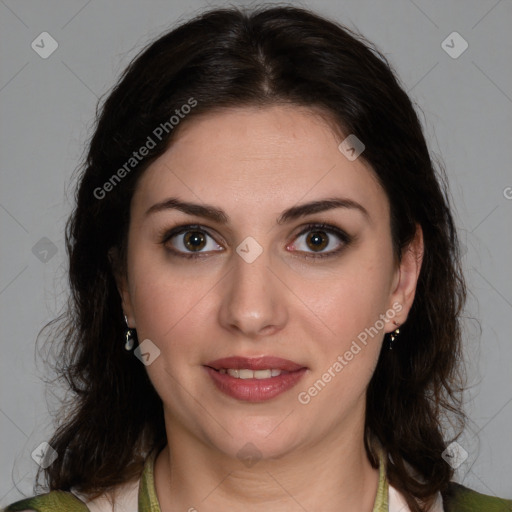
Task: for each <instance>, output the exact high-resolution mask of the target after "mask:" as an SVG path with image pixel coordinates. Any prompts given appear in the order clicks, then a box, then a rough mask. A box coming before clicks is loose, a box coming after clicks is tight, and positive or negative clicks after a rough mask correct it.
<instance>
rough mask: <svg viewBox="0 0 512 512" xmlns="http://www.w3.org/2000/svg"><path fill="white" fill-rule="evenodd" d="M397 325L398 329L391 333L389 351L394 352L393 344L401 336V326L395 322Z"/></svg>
mask: <svg viewBox="0 0 512 512" xmlns="http://www.w3.org/2000/svg"><path fill="white" fill-rule="evenodd" d="M393 323H394V324H395V325H396V327H397V328H396V329H395V330H394V331H393V332H390V333H389V337H390V341H389V350H393V342H394V341H395V338H396V337H397V336H398V335H399V334H400V329H398V327H400V324H399V323H398V322H393Z"/></svg>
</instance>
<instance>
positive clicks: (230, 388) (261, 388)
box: [205, 366, 306, 402]
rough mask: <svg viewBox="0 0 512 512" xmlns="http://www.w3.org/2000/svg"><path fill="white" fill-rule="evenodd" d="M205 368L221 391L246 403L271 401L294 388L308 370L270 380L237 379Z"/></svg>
mask: <svg viewBox="0 0 512 512" xmlns="http://www.w3.org/2000/svg"><path fill="white" fill-rule="evenodd" d="M205 368H206V371H207V372H208V374H209V375H210V377H211V378H212V380H213V382H214V383H215V385H216V386H217V388H218V389H219V390H220V391H222V392H223V393H225V394H226V395H228V396H230V397H232V398H237V399H238V400H244V401H245V402H264V401H265V400H270V399H271V398H274V397H276V396H278V395H280V394H281V393H284V392H285V391H288V390H289V389H291V388H293V387H294V386H295V385H296V384H297V383H298V382H299V380H300V379H301V378H302V376H303V375H304V374H305V373H306V368H301V369H300V370H297V371H294V372H290V373H282V374H281V375H278V376H277V377H270V378H268V379H237V378H236V377H231V375H229V374H227V373H220V372H218V371H217V370H214V369H213V368H210V367H209V366H205Z"/></svg>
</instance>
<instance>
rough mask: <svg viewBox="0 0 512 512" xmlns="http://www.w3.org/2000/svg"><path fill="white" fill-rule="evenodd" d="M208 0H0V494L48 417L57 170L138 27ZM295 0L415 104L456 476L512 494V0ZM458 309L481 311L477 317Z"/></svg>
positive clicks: (22, 466) (58, 228) (57, 258)
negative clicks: (431, 205)
mask: <svg viewBox="0 0 512 512" xmlns="http://www.w3.org/2000/svg"><path fill="white" fill-rule="evenodd" d="M232 4H234V5H236V4H237V2H233V3H232ZM207 5H211V6H225V5H227V4H226V3H225V2H218V3H210V4H208V3H207V2H200V1H187V2H185V1H178V0H173V1H162V0H161V1H157V0H151V1H147V2H136V1H134V0H130V1H126V0H124V1H122V2H121V1H120V0H117V1H108V2H107V1H104V0H103V1H102V0H90V1H87V0H83V1H78V0H76V1H66V2H64V1H63V0H62V1H39V2H32V1H26V0H22V1H20V0H18V1H14V0H0V52H1V61H0V62H1V68H0V72H1V75H0V119H1V123H0V129H1V135H0V137H1V139H0V140H1V143H2V153H1V189H0V225H1V234H2V243H1V245H0V261H1V268H0V314H1V317H0V329H1V356H0V379H1V388H0V433H1V437H0V460H1V462H2V463H1V464H0V506H2V505H6V504H7V503H9V502H12V501H14V500H15V499H18V498H19V497H20V496H21V493H22V492H23V493H27V494H30V493H31V492H32V484H33V478H34V475H35V471H36V469H37V466H36V463H35V462H34V461H33V460H32V458H31V453H32V451H33V450H34V449H35V448H36V447H37V446H38V445H39V444H40V443H41V442H43V441H45V440H46V439H48V436H49V433H50V432H51V417H50V415H49V413H48V401H50V402H52V399H51V396H48V394H46V393H45V391H44V386H43V384H42V382H41V377H44V375H45V369H44V365H43V364H42V363H41V362H39V363H37V362H36V354H35V349H34V347H35V345H34V343H35V339H36V335H37V333H38V331H39V329H40V328H41V327H42V326H43V325H44V323H46V322H47V321H48V320H49V319H51V318H53V317H54V316H55V315H56V314H58V312H59V311H60V308H61V307H62V305H63V303H64V300H65V297H66V277H65V271H66V260H65V252H64V245H63V227H64V222H65V219H66V217H67V215H68V213H69V211H70V208H71V198H72V189H71V188H70V185H71V179H70V178H71V174H72V172H73V170H74V169H75V168H76V166H77V164H78V162H79V159H80V157H81V155H82V151H83V148H84V145H85V143H86V141H87V138H88V136H89V135H90V133H91V127H92V123H93V118H94V111H95V107H96V103H97V100H98V97H100V96H101V95H103V94H104V93H105V92H107V91H108V90H109V88H110V87H111V86H112V85H113V84H114V81H115V79H116V77H117V76H118V75H119V74H120V72H121V71H122V70H123V68H124V67H125V66H126V65H127V64H128V62H129V60H130V59H131V58H132V57H133V56H134V54H135V53H136V52H137V51H138V50H139V49H140V48H141V47H142V46H143V45H144V44H145V43H146V42H147V41H149V40H150V39H153V38H154V37H156V36H157V35H158V34H159V33H161V32H162V31H164V30H166V29H167V28H169V27H170V26H171V25H173V24H175V23H176V21H178V20H181V19H185V18H188V17H190V15H192V14H195V13H196V12H197V11H198V10H200V9H201V8H203V7H206V6H207ZM301 5H304V6H307V7H310V8H313V9H315V10H317V11H318V12H319V13H321V14H325V15H327V16H331V17H333V18H335V19H337V20H338V21H340V22H342V23H344V24H346V25H348V26H349V27H352V28H354V27H356V28H357V29H359V30H360V31H361V32H362V33H363V34H364V35H365V36H366V37H368V38H369V39H370V40H371V41H373V42H375V43H376V44H377V45H378V47H379V48H380V49H381V50H382V51H384V53H385V54H386V56H388V58H389V59H390V61H391V63H392V64H393V66H394V67H395V69H396V71H397V72H398V74H399V76H400V77H401V79H402V82H403V84H404V86H405V88H406V90H408V92H409V94H410V95H411V96H412V98H413V99H414V100H415V101H416V102H417V103H418V104H419V105H420V106H421V109H422V112H423V113H420V115H421V118H422V122H423V123H424V127H425V131H426V134H427V137H428V139H429V142H430V146H431V149H432V151H433V153H434V154H436V155H440V156H441V157H442V159H443V161H444V163H445V165H446V168H447V172H448V175H449V180H450V186H451V191H452V195H453V202H454V205H455V208H456V217H457V224H458V226H459V228H460V230H461V236H462V240H463V243H464V247H465V249H464V252H465V255H464V265H465V269H466V274H467V279H468V284H469V287H470V289H471V290H472V293H473V294H472V296H471V297H470V300H469V303H468V307H467V311H466V316H467V317H468V321H467V329H466V331H467V332H466V353H467V356H468V359H469V377H470V379H469V382H470V384H471V389H470V391H469V392H468V394H467V412H468V414H469V415H470V418H471V422H470V423H469V425H468V429H467V430H466V432H465V435H464V437H463V438H462V439H461V440H460V444H461V446H462V447H463V448H464V450H465V451H467V452H468V458H467V459H466V460H465V461H464V462H463V463H462V465H460V466H459V468H458V470H457V480H458V481H459V482H461V483H463V484H464V485H467V486H469V487H472V488H474V489H476V490H478V491H480V492H483V493H485V494H492V495H498V496H502V497H506V498H512V442H511V432H512V428H511V426H512V379H511V373H510V367H511V364H510V361H511V359H512V358H511V356H512V343H511V339H510V332H511V330H512V321H511V318H512V275H511V272H510V262H511V261H512V230H511V229H510V220H511V215H512V188H510V187H512V173H511V171H510V162H511V153H512V140H511V132H512V129H511V118H512V83H511V82H512V81H511V77H512V72H511V67H510V56H511V55H512V52H511V49H512V37H511V35H510V27H511V26H512V2H511V1H510V0H501V1H496V0H478V1H476V0H473V1H467V0H457V1H455V0H451V1H441V0H433V1H427V0H414V1H413V0H386V1H373V2H372V1H368V0H365V1H361V0H343V1H340V0H338V1H335V0H330V1H327V0H311V1H309V2H304V3H302V4H301ZM45 31H46V32H49V33H50V34H51V36H52V37H53V38H54V39H55V40H56V41H57V43H58V48H57V50H56V51H55V52H54V53H53V54H52V55H51V56H50V57H49V58H47V59H43V58H41V57H40V56H39V54H38V53H36V51H34V50H33V49H32V47H31V43H32V41H34V40H36V38H37V37H38V36H39V34H41V33H42V32H45ZM453 31H457V32H458V33H460V35H461V36H462V37H463V38H464V39H465V40H466V41H467V43H468V44H469V47H468V49H467V50H466V51H465V52H464V53H462V54H461V55H460V56H459V57H458V58H452V57H451V56H450V55H448V53H447V52H446V51H445V50H444V49H443V47H442V46H441V43H442V42H443V41H444V40H445V39H446V38H447V36H448V35H449V34H451V33H452V32H453ZM39 40H40V39H39ZM36 42H37V41H36ZM446 44H448V45H450V46H453V47H454V48H453V49H452V51H457V50H459V49H460V48H461V46H460V42H458V41H456V40H454V42H453V43H452V42H451V40H450V39H448V42H447V43H446ZM46 48H48V46H46ZM507 63H508V64H507ZM41 239H43V241H41ZM45 251H46V252H45ZM55 251H56V253H55V254H53V253H54V252H55ZM470 318H476V319H479V320H480V323H481V328H482V332H481V333H480V332H479V329H478V324H477V323H476V321H475V320H470ZM120 343H121V340H120Z"/></svg>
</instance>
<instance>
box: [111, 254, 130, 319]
mask: <svg viewBox="0 0 512 512" xmlns="http://www.w3.org/2000/svg"><path fill="white" fill-rule="evenodd" d="M108 259H109V262H110V268H111V269H112V274H113V276H114V279H115V281H116V286H117V291H118V292H119V295H120V297H121V304H122V308H123V313H124V315H125V316H126V318H127V322H128V327H130V328H132V329H134V328H135V327H136V325H135V316H134V314H133V307H132V302H131V297H130V291H129V287H128V277H127V273H126V265H125V264H124V263H123V261H122V258H121V257H120V255H119V249H118V248H117V247H112V248H111V249H110V250H109V251H108Z"/></svg>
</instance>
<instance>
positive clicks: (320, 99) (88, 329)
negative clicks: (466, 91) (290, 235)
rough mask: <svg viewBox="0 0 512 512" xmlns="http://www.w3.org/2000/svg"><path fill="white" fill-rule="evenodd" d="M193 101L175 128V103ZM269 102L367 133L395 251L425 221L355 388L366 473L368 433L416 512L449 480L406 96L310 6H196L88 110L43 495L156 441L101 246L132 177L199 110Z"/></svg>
mask: <svg viewBox="0 0 512 512" xmlns="http://www.w3.org/2000/svg"><path fill="white" fill-rule="evenodd" d="M193 102H195V103H194V106H193V108H190V109H186V110H187V112H188V113H187V115H186V116H184V117H183V118H182V117H181V116H180V120H179V121H178V123H179V124H177V126H176V128H174V127H172V126H171V125H172V124H173V122H170V118H171V116H173V115H174V114H175V113H176V110H179V111H180V112H183V111H182V110H180V109H181V108H182V106H183V105H187V104H188V105H191V104H192V103H193ZM274 104H290V105H300V106H306V107H312V108H317V109H320V110H321V111H323V112H325V113H327V114H328V115H329V116H331V118H332V119H333V120H334V121H335V123H336V124H337V125H338V126H339V128H340V129H341V130H342V131H343V133H345V134H355V135H356V136H357V137H358V138H359V139H360V140H361V141H363V142H364V144H365V151H364V153H363V155H362V158H364V159H365V161H366V162H367V163H368V164H369V165H370V166H371V168H372V169H373V171H374V173H375V175H376V176H377V178H378V180H379V182H380V183H381V185H382V187H383V189H384V190H385V192H386V194H387V196H388V198H389V199H390V208H391V232H392V238H393V245H394V248H395V251H396V254H397V256H398V258H399V257H400V254H401V253H402V250H403V249H404V248H405V247H406V246H407V244H408V243H409V242H410V241H411V240H412V238H413V236H414V233H415V228H416V225H420V226H421V229H422V231H423V236H424V244H425V253H424V259H423V264H422V268H421V273H420V276H419V281H418V285H417V291H416V297H415V300H414V303H413V306H412V309H411V311H410V313H409V317H408V320H407V322H406V323H405V324H404V325H403V326H401V329H400V331H401V333H400V337H399V338H398V339H397V341H396V346H395V347H394V349H393V350H392V351H389V350H387V347H386V343H384V344H383V350H382V351H381V354H380V359H379V361H378V365H377V368H376V370H375V373H374V375H373V377H372V379H371V382H370V385H369V388H368V392H367V415H366V426H365V428H366V449H367V452H368V456H369V458H370V460H371V461H372V464H374V465H375V466H376V465H377V458H376V454H375V452H374V448H373V447H372V443H371V442H370V435H371V436H375V437H376V438H377V439H378V440H379V441H380V442H381V443H382V445H383V446H384V447H385V449H386V450H387V453H388V454H389V461H388V479H389V481H390V483H391V484H392V485H393V486H395V487H396V488H397V489H398V490H399V491H401V492H402V493H403V494H404V495H405V497H406V499H407V502H408V504H409V506H410V508H411V510H413V511H415V512H416V511H420V510H422V508H421V507H420V505H419V504H418V503H417V501H416V500H415V498H419V499H422V500H425V501H426V500H427V499H428V498H429V497H432V496H433V495H434V494H435V493H437V492H438V491H443V490H444V489H446V488H447V484H448V482H449V480H450V479H451V478H452V476H453V469H452V468H451V467H450V465H449V464H447V463H446V462H445V460H444V459H443V458H442V452H443V451H444V450H445V448H446V446H447V444H449V442H451V440H453V439H448V440H447V439H445V438H444V435H446V434H443V428H442V427H443V417H444V416H445V415H447V416H448V415H449V416H451V417H452V420H453V419H455V420H456V423H457V422H458V425H460V428H459V429H458V431H457V436H455V437H454V439H456V438H457V437H458V435H459V434H460V432H461V431H462V428H463V425H464V422H465V419H466V417H465V415H464V413H463V411H462V398H461V396H460V395H461V393H462V390H463V387H462V380H463V373H462V365H461V364H460V363H461V347H460V341H461V330H460V313H461V309H462V307H463V304H464V301H465V285H464V281H463V278H462V274H461V270H460V264H459V253H458V242H457V235H456V231H455V227H454V222H453V218H452V214H451V212H450V206H449V200H448V196H447V193H446V186H445V177H444V172H443V170H442V169H441V168H440V166H434V165H433V163H432V160H431V158H430V155H429V151H428V148H427V145H426V142H425V138H424V135H423V132H422V128H421V125H420V122H419V120H418V116H417V114H416V112H415V109H414V107H413V104H412V103H411V100H410V99H409V97H408V95H407V94H406V92H405V91H404V88H403V87H402V86H401V85H400V84H399V82H398V79H397V78H396V76H395V74H394V72H393V70H392V68H391V66H390V64H389V63H388V61H387V60H386V58H385V57H384V56H383V55H382V53H380V52H379V51H378V50H377V49H376V48H375V47H374V45H372V44H371V43H370V42H368V41H366V40H365V39H364V38H363V37H362V36H361V35H359V34H357V33H355V32H353V31H351V30H349V29H347V28H345V27H342V26H341V25H339V24H337V23H335V22H333V21H329V20H326V19H324V18H322V17H320V16H318V15H316V14H314V13H312V12H310V11H307V10H304V9H300V8H295V7H291V6H284V7H276V6H273V7H260V8H259V9H255V10H251V11H248V10H243V9H238V8H229V9H216V10H212V11H208V12H205V13H203V14H201V15H199V16H197V17H196V18H194V19H192V20H191V21H188V22H186V23H184V24H181V25H180V26H178V27H177V28H175V29H173V30H172V31H170V32H168V33H166V34H164V35H163V36H161V37H159V38H158V39H157V40H156V41H154V42H153V43H151V44H150V45H148V46H147V47H146V48H145V49H143V50H142V51H141V52H140V53H139V55H138V56H137V57H136V58H135V59H134V60H133V61H132V63H131V64H130V65H129V66H128V68H127V69H126V70H125V72H124V73H123V75H122V76H121V78H120V80H119V82H118V83H117V85H116V86H115V88H114V89H113V90H112V92H111V93H110V94H109V96H108V97H107V99H106V100H105V101H104V103H103V105H102V106H101V109H99V114H98V120H97V126H96V129H95V131H94V134H93V136H92V139H91V141H90V147H89V150H88V154H87V157H86V160H85V162H84V164H83V166H82V167H81V168H80V171H81V172H80V176H79V186H78V187H77V192H76V208H75V210H74V212H73V215H72V217H71V218H70V220H69V222H68V225H67V230H66V243H67V250H68V253H69V279H70V286H71V292H72V293H71V298H70V302H69V309H68V311H67V312H66V314H65V316H64V318H61V320H62V322H61V323H60V324H58V325H60V330H59V331H58V332H54V336H53V340H55V341H60V342H62V346H61V348H60V353H59V357H58V358H57V368H56V370H57V372H58V375H60V376H61V377H63V378H64V379H65V380H66V381H67V384H68V385H69V387H70V388H71V392H72V395H71V400H68V401H66V402H65V403H64V407H63V415H62V419H61V424H60V426H59V427H58V429H57V431H56V433H55V435H54V436H53V438H52V439H51V440H50V444H51V445H52V447H53V448H54V449H55V450H57V452H58V454H59V457H58V459H57V460H56V461H55V462H54V463H53V464H52V465H51V466H49V467H48V468H47V469H46V470H45V476H46V480H47V484H48V486H49V488H50V489H51V490H53V489H62V490H69V489H71V488H75V489H76V490H78V491H81V492H83V493H86V494H89V495H91V496H94V495H96V494H99V493H101V492H103V491H105V490H108V489H110V488H112V487H113V486H115V485H116V484H119V483H121V482H124V481H126V480H128V479H131V478H134V477H136V476H138V475H139V473H140V471H141V468H142V463H143V460H144V457H145V455H146V454H147V453H148V451H149V450H151V449H155V448H158V447H161V446H164V445H165V443H166V436H165V429H164V420H163V410H162V402H161V400H160V398H159V396H158V395H157V393H156V391H155V390H154V388H153V386H152V385H151V383H150V381H149V378H148V376H147V373H146V371H145V367H144V366H143V365H142V364H140V362H139V361H138V360H137V358H135V357H134V356H133V354H132V353H128V352H126V351H125V350H123V336H124V331H125V326H124V321H123V313H122V309H121V302H120V297H119V293H118V290H117V288H116V283H115V280H114V275H113V270H112V267H111V262H110V260H109V250H110V249H111V248H113V247H117V248H119V249H121V254H123V247H124V245H125V240H126V234H127V229H128V224H129V219H130V215H129V211H130V202H131V197H132V194H133V192H134V190H135V187H136V184H137V180H138V178H139V177H140V176H141V174H142V173H143V172H144V170H145V169H146V168H147V167H148V166H149V165H150V164H151V162H153V161H154V160H155V158H157V157H158V156H160V155H161V154H162V153H163V152H164V151H165V150H166V149H167V148H168V147H169V145H170V144H172V140H173V138H174V137H175V134H176V133H177V130H178V128H179V126H183V125H184V124H186V123H188V122H190V120H192V119H194V118H195V117H196V116H199V115H201V114H203V113H208V112H212V111H214V110H215V109H217V108H222V107H243V106H266V105H274ZM166 123H167V124H166ZM174 124H176V123H174ZM162 126H166V127H167V129H166V130H164V129H162V128H161V131H162V133H160V132H156V133H159V134H160V135H161V137H157V136H156V135H155V130H156V129H157V127H162ZM150 136H151V137H152V139H153V142H155V145H154V147H152V148H151V149H149V152H148V154H147V155H146V156H145V157H144V158H141V159H140V161H138V162H136V163H135V164H134V165H131V164H130V166H129V167H127V166H126V163H127V162H128V161H129V159H130V158H131V157H132V156H133V151H137V150H138V148H140V147H142V146H144V145H146V146H150V145H152V144H148V137H150ZM133 163H134V162H133V161H132V164H133ZM123 166H124V167H123ZM122 168H124V169H125V171H126V172H120V173H119V172H118V170H119V169H122ZM116 173H117V177H118V178H119V177H120V175H122V179H119V180H118V179H117V178H116V179H114V178H113V176H114V174H116ZM107 182H108V183H110V185H107V186H105V184H106V183H107ZM107 189H108V190H107ZM102 191H103V192H102ZM104 192H105V193H104ZM452 425H453V423H452ZM406 465H409V466H410V467H412V469H413V470H414V471H415V472H416V475H413V474H412V473H411V471H410V468H409V469H408V468H407V467H406Z"/></svg>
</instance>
